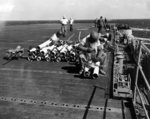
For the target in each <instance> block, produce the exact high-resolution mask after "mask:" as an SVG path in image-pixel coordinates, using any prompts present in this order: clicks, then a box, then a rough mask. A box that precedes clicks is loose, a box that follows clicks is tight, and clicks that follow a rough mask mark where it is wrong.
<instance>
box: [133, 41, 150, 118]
mask: <svg viewBox="0 0 150 119" xmlns="http://www.w3.org/2000/svg"><path fill="white" fill-rule="evenodd" d="M136 40H138V42H139V45H138V48H137V50H138V51H139V52H138V57H137V58H138V59H137V60H136V61H137V62H136V63H137V67H136V75H135V87H134V97H133V104H134V106H137V102H136V100H137V97H139V99H140V102H141V107H142V109H143V111H144V114H145V117H144V118H145V119H150V115H149V114H148V110H147V109H146V106H145V102H144V99H143V98H142V95H141V91H140V87H139V86H138V80H139V73H140V74H141V76H142V81H144V83H145V84H146V87H147V90H148V91H150V84H149V82H148V79H147V78H146V75H145V73H144V71H143V69H142V66H141V58H142V57H141V56H142V51H143V50H144V51H145V52H146V53H147V54H150V49H148V48H147V46H146V45H145V44H149V43H147V42H146V43H145V41H148V40H145V39H144V40H142V39H136ZM149 41H150V39H149Z"/></svg>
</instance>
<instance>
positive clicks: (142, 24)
mask: <svg viewBox="0 0 150 119" xmlns="http://www.w3.org/2000/svg"><path fill="white" fill-rule="evenodd" d="M108 21H109V22H110V23H117V24H128V25H129V26H130V27H133V28H140V29H148V31H145V30H143V31H142V30H140V31H139V30H138V31H133V35H135V36H137V37H144V38H150V19H119V20H108ZM1 23H2V21H0V26H1ZM47 23H56V24H58V23H59V21H58V20H52V21H48V20H42V21H5V25H30V24H47ZM75 23H82V24H84V23H85V24H87V23H89V24H91V23H94V20H75ZM3 27H4V26H3Z"/></svg>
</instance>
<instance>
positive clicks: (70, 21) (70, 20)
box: [69, 18, 74, 31]
mask: <svg viewBox="0 0 150 119" xmlns="http://www.w3.org/2000/svg"><path fill="white" fill-rule="evenodd" d="M73 23H74V20H73V19H72V18H70V19H69V24H70V31H73Z"/></svg>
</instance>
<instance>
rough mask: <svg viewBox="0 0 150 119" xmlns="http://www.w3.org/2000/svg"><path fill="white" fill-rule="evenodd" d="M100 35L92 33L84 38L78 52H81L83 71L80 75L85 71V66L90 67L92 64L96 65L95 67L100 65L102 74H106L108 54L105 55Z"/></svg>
mask: <svg viewBox="0 0 150 119" xmlns="http://www.w3.org/2000/svg"><path fill="white" fill-rule="evenodd" d="M99 38H100V34H99V33H97V32H94V31H93V32H91V33H90V34H89V35H88V36H86V37H85V38H83V39H82V40H81V42H80V45H79V46H78V50H80V55H79V57H80V62H81V65H82V66H81V71H80V72H79V73H80V74H82V73H83V69H84V67H85V64H88V65H90V64H91V63H95V65H99V68H100V69H99V72H100V73H101V74H103V75H104V74H105V72H104V70H103V67H104V62H105V59H106V53H104V50H103V46H102V45H101V43H100V41H99Z"/></svg>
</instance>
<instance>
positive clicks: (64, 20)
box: [60, 16, 68, 37]
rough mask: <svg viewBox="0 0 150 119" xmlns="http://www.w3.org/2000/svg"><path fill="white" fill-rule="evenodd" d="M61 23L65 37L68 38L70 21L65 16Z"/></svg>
mask: <svg viewBox="0 0 150 119" xmlns="http://www.w3.org/2000/svg"><path fill="white" fill-rule="evenodd" d="M60 23H61V31H62V33H63V36H64V37H65V36H66V33H67V24H68V19H67V18H65V16H63V18H62V19H61V20H60Z"/></svg>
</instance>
